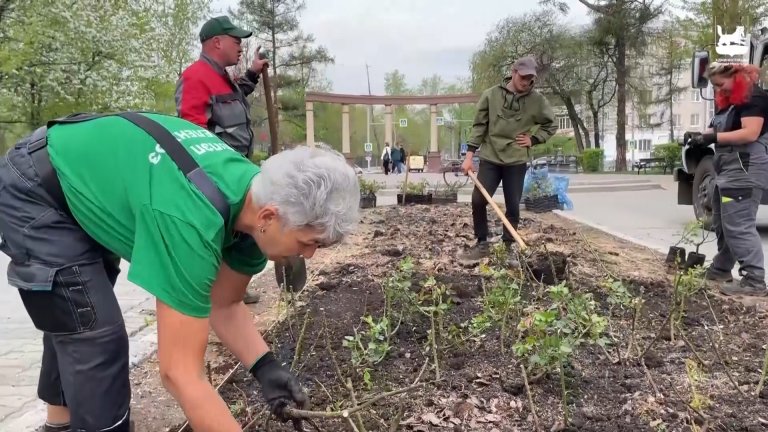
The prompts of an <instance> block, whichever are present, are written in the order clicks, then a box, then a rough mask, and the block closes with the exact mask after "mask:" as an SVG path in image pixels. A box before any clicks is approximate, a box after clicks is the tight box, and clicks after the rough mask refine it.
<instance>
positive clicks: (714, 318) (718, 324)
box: [701, 290, 723, 341]
mask: <svg viewBox="0 0 768 432" xmlns="http://www.w3.org/2000/svg"><path fill="white" fill-rule="evenodd" d="M701 292H702V293H703V294H704V299H706V300H707V306H708V307H709V312H710V313H711V314H712V319H713V320H715V326H716V327H717V328H720V322H718V321H717V315H716V314H715V309H714V308H712V302H711V301H709V296H708V295H707V290H701ZM718 335H720V340H721V341H722V340H723V335H722V333H719V332H718Z"/></svg>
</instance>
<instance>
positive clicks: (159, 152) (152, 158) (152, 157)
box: [149, 144, 165, 165]
mask: <svg viewBox="0 0 768 432" xmlns="http://www.w3.org/2000/svg"><path fill="white" fill-rule="evenodd" d="M163 153H165V150H163V148H162V147H160V144H157V145H156V146H155V151H153V152H152V153H150V154H149V162H150V163H152V165H157V163H158V162H160V158H162V157H163Z"/></svg>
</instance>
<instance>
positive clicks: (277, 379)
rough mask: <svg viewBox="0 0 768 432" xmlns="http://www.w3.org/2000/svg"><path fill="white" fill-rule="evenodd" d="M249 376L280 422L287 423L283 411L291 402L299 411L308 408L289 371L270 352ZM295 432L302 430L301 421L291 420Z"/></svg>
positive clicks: (302, 393) (259, 361)
mask: <svg viewBox="0 0 768 432" xmlns="http://www.w3.org/2000/svg"><path fill="white" fill-rule="evenodd" d="M250 372H251V375H253V376H254V377H255V378H256V380H257V381H258V382H259V384H260V385H261V393H262V394H263V395H264V399H265V400H266V402H267V405H269V410H270V412H271V413H272V414H273V415H274V416H275V417H277V418H278V419H280V421H282V422H286V421H288V418H287V417H286V416H285V415H284V414H283V409H284V408H285V407H286V406H288V404H289V403H290V402H291V401H293V402H296V405H297V407H298V408H299V409H307V408H309V398H308V397H307V395H306V394H305V393H304V391H303V390H302V389H301V384H299V380H298V379H296V376H295V375H293V373H291V371H290V370H289V369H287V368H285V367H283V366H282V365H281V364H280V362H279V361H278V360H277V359H276V358H275V355H274V354H272V352H271V351H269V352H267V353H266V354H264V355H263V356H262V357H261V358H260V359H259V360H258V361H257V362H256V364H254V365H253V367H251V370H250ZM293 426H294V428H296V430H304V429H303V427H302V426H301V420H293Z"/></svg>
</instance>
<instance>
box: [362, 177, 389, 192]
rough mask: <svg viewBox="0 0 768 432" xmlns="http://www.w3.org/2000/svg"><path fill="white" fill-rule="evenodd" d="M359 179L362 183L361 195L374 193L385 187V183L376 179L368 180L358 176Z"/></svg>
mask: <svg viewBox="0 0 768 432" xmlns="http://www.w3.org/2000/svg"><path fill="white" fill-rule="evenodd" d="M357 181H358V183H359V184H360V195H373V194H375V193H376V192H378V191H380V190H382V189H383V188H384V183H383V182H377V181H376V180H366V179H364V178H362V177H358V178H357Z"/></svg>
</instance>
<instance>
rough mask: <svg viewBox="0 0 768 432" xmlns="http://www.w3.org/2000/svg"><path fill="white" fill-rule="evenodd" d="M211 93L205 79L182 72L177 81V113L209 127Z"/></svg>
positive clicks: (185, 118) (188, 119) (199, 124)
mask: <svg viewBox="0 0 768 432" xmlns="http://www.w3.org/2000/svg"><path fill="white" fill-rule="evenodd" d="M209 103H210V95H209V92H208V88H207V87H206V85H205V83H204V82H203V80H201V79H198V78H195V77H194V76H192V77H190V76H189V75H187V74H182V75H181V77H179V80H178V81H177V82H176V114H177V115H178V116H179V117H181V118H183V119H184V120H187V121H190V122H192V123H195V124H196V125H198V126H201V127H204V128H207V127H208V104H209Z"/></svg>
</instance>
